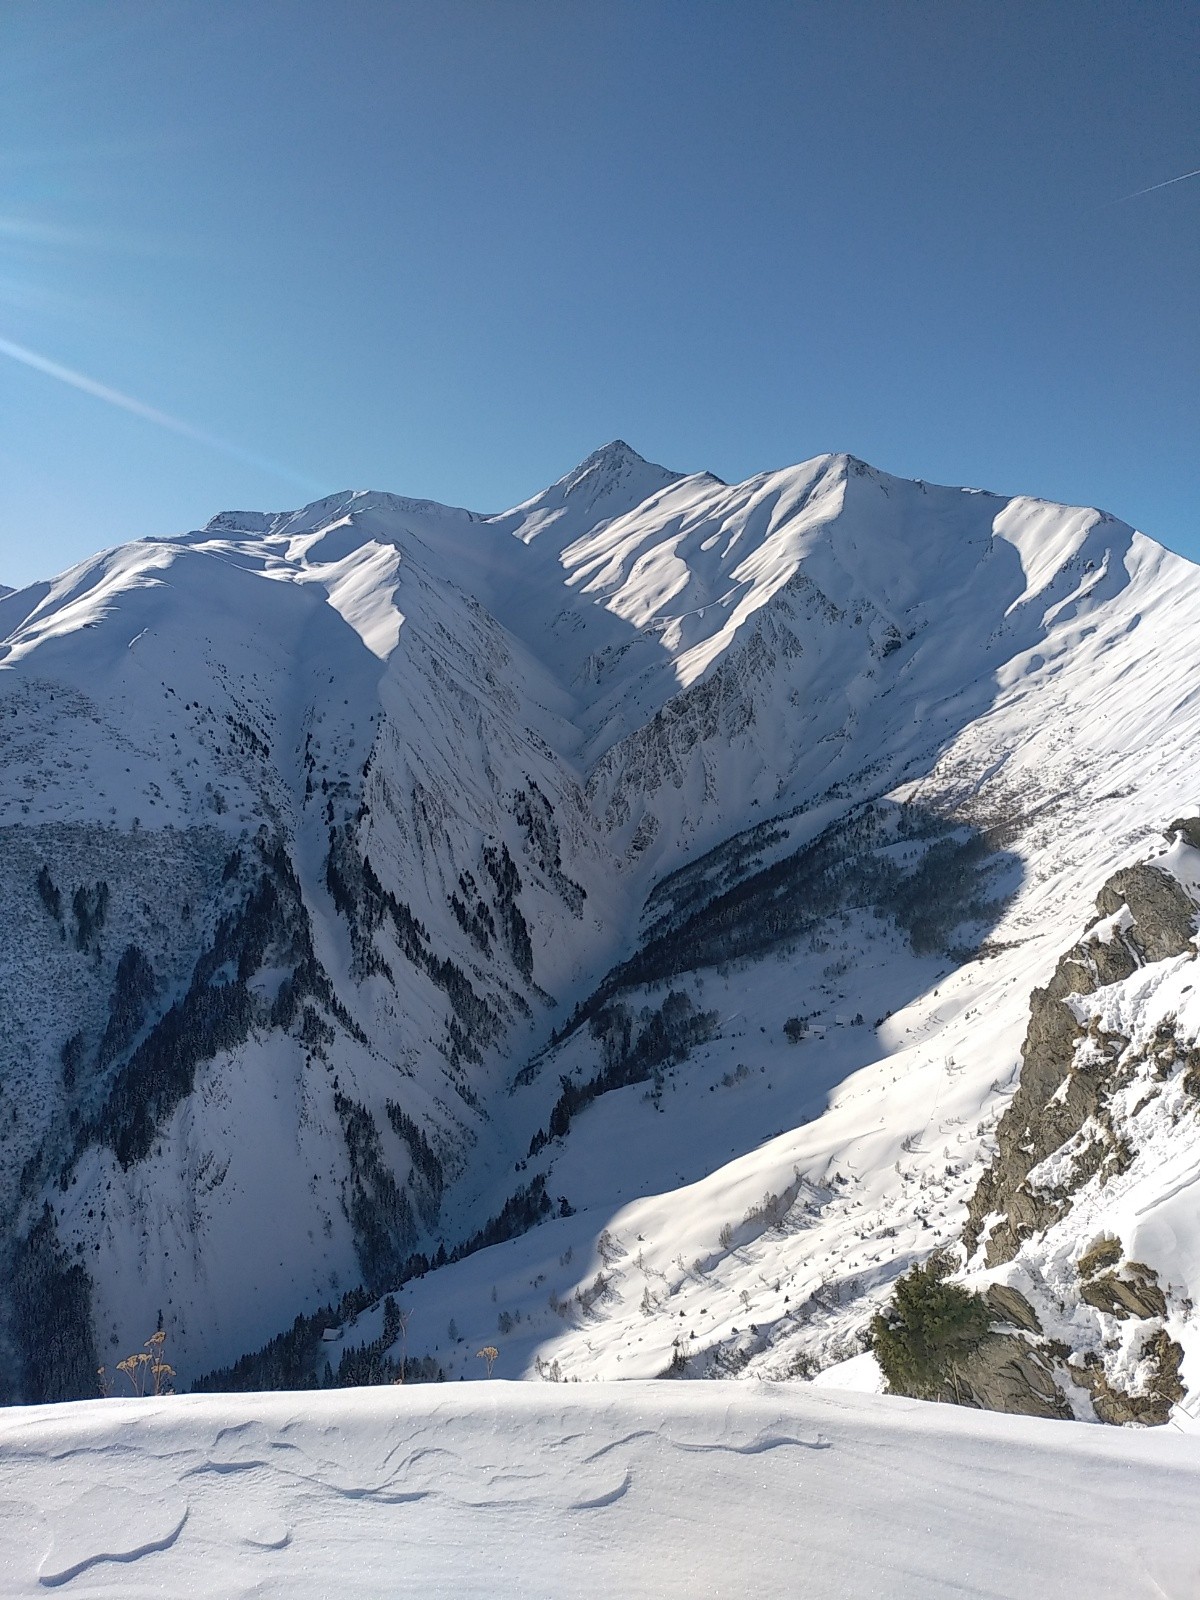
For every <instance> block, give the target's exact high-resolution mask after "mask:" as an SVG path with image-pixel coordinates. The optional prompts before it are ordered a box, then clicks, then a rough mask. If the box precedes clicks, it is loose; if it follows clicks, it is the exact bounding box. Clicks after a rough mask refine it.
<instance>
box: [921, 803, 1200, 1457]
mask: <svg viewBox="0 0 1200 1600" xmlns="http://www.w3.org/2000/svg"><path fill="white" fill-rule="evenodd" d="M1167 837H1168V839H1169V840H1172V841H1175V840H1178V841H1179V842H1180V843H1181V844H1182V845H1185V846H1189V847H1191V848H1192V849H1200V818H1190V819H1184V820H1181V821H1177V822H1175V823H1173V824H1172V825H1171V828H1170V829H1168V830H1167ZM1187 854H1188V852H1187V851H1184V855H1185V856H1187ZM1176 855H1178V852H1176ZM1181 870H1182V873H1183V878H1184V880H1185V882H1194V881H1195V861H1194V858H1192V860H1191V862H1190V863H1189V864H1188V865H1187V866H1186V867H1184V868H1182V869H1181ZM1096 907H1097V911H1098V913H1099V915H1098V916H1097V918H1096V919H1095V921H1094V922H1093V923H1092V924H1091V927H1090V928H1089V931H1088V932H1087V933H1086V934H1085V936H1084V938H1083V939H1082V940H1081V941H1080V942H1079V943H1078V944H1076V945H1075V946H1074V947H1073V948H1072V949H1071V950H1069V951H1068V952H1067V953H1066V954H1065V955H1064V956H1063V957H1062V958H1061V960H1060V961H1059V963H1058V965H1057V967H1056V969H1055V972H1054V976H1053V977H1052V978H1051V980H1050V982H1049V984H1048V985H1047V986H1046V988H1044V989H1036V990H1034V992H1033V995H1032V997H1031V1002H1030V1015H1029V1028H1028V1031H1027V1034H1026V1037H1025V1043H1024V1046H1023V1048H1022V1058H1023V1066H1022V1072H1021V1081H1020V1086H1019V1088H1018V1090H1017V1093H1016V1094H1015V1095H1014V1097H1013V1101H1012V1104H1011V1105H1010V1107H1009V1109H1008V1111H1007V1112H1006V1113H1005V1115H1004V1117H1003V1118H1002V1119H1001V1121H1000V1124H999V1128H998V1130H997V1142H998V1150H997V1154H996V1157H995V1160H994V1162H993V1164H992V1166H991V1168H990V1170H989V1171H988V1172H987V1173H986V1174H985V1175H984V1177H983V1179H982V1181H981V1182H980V1184H979V1187H978V1189H977V1190H976V1193H975V1195H974V1196H973V1198H972V1200H971V1202H970V1204H969V1208H968V1222H967V1226H966V1228H965V1230H964V1242H965V1244H966V1247H967V1251H968V1256H969V1257H972V1256H974V1257H975V1258H976V1260H975V1265H976V1266H979V1265H980V1264H982V1266H983V1267H984V1268H985V1269H988V1270H990V1271H996V1270H997V1269H1000V1268H1004V1269H1005V1271H1006V1274H1007V1275H1008V1276H1010V1277H1011V1276H1013V1275H1015V1276H1016V1277H1017V1279H1018V1280H1019V1281H1020V1282H1021V1283H1022V1284H1023V1285H1024V1284H1029V1285H1031V1286H1032V1287H1031V1291H1030V1292H1031V1293H1032V1294H1033V1299H1034V1301H1035V1302H1036V1304H1035V1303H1032V1302H1031V1300H1030V1299H1029V1298H1027V1296H1026V1295H1025V1294H1023V1293H1022V1292H1021V1291H1020V1290H1018V1289H1017V1288H1015V1287H1014V1286H1013V1284H1012V1283H1011V1282H1007V1283H1006V1282H1002V1281H1001V1282H993V1283H992V1284H991V1285H990V1286H989V1287H988V1289H987V1291H986V1294H987V1300H988V1303H989V1305H990V1307H991V1308H992V1310H993V1311H994V1312H995V1313H996V1315H997V1317H999V1318H1001V1319H1002V1320H1003V1322H1005V1323H1007V1324H1008V1325H1009V1329H1008V1330H1001V1329H996V1328H995V1327H994V1328H993V1332H992V1333H991V1335H989V1337H988V1338H987V1339H985V1340H984V1342H983V1343H982V1344H981V1345H980V1346H979V1347H978V1348H977V1349H976V1350H975V1351H974V1352H972V1354H971V1355H970V1357H969V1358H967V1359H966V1360H963V1361H961V1362H959V1363H958V1365H957V1367H956V1369H955V1370H954V1371H953V1372H952V1373H951V1374H950V1376H949V1381H948V1382H947V1385H946V1389H945V1392H944V1394H943V1396H942V1398H946V1399H950V1400H955V1401H957V1402H958V1403H960V1404H967V1405H983V1406H987V1407H993V1408H995V1409H998V1410H1003V1411H1020V1412H1027V1413H1029V1414H1031V1415H1043V1416H1063V1415H1072V1414H1084V1415H1089V1414H1090V1415H1094V1416H1096V1417H1097V1418H1098V1419H1099V1420H1100V1421H1102V1422H1107V1423H1113V1424H1117V1425H1131V1424H1132V1425H1139V1426H1150V1425H1158V1424H1162V1423H1164V1422H1166V1421H1167V1419H1168V1416H1169V1414H1170V1411H1171V1407H1172V1406H1173V1405H1174V1404H1176V1403H1177V1402H1178V1401H1180V1400H1181V1399H1182V1398H1183V1397H1184V1394H1185V1392H1186V1391H1185V1388H1184V1384H1183V1381H1182V1377H1181V1365H1182V1362H1183V1354H1184V1353H1183V1349H1182V1347H1181V1345H1180V1344H1179V1342H1178V1341H1177V1340H1176V1339H1174V1338H1173V1337H1172V1335H1171V1332H1170V1330H1169V1328H1168V1323H1169V1321H1170V1319H1171V1316H1172V1314H1173V1313H1179V1312H1180V1311H1181V1310H1182V1313H1184V1314H1186V1313H1188V1312H1189V1311H1190V1302H1187V1301H1186V1300H1184V1301H1180V1299H1179V1295H1180V1294H1181V1292H1182V1291H1180V1290H1178V1288H1176V1289H1174V1290H1172V1288H1171V1286H1170V1285H1169V1284H1168V1283H1167V1282H1166V1281H1165V1280H1164V1281H1160V1276H1159V1272H1158V1270H1156V1268H1155V1267H1154V1266H1153V1265H1150V1264H1148V1263H1147V1262H1145V1261H1141V1260H1128V1259H1126V1249H1125V1246H1124V1245H1123V1244H1122V1242H1121V1239H1120V1238H1118V1237H1115V1236H1114V1235H1113V1234H1111V1233H1106V1234H1102V1235H1101V1236H1100V1237H1099V1238H1098V1239H1097V1238H1096V1237H1095V1235H1094V1234H1093V1242H1092V1243H1091V1244H1090V1245H1089V1246H1088V1248H1086V1249H1085V1250H1084V1251H1083V1252H1082V1253H1078V1251H1079V1246H1078V1244H1074V1243H1073V1241H1072V1240H1071V1239H1070V1236H1069V1230H1070V1228H1071V1226H1072V1221H1071V1219H1072V1215H1073V1208H1075V1207H1076V1206H1077V1205H1079V1203H1080V1201H1081V1198H1082V1197H1083V1195H1084V1194H1085V1191H1086V1194H1087V1195H1089V1196H1090V1197H1091V1199H1090V1201H1089V1204H1091V1205H1092V1206H1093V1208H1094V1206H1095V1204H1096V1197H1097V1194H1098V1193H1099V1194H1103V1193H1106V1192H1107V1190H1106V1185H1108V1184H1109V1183H1110V1182H1111V1181H1112V1179H1113V1178H1115V1177H1117V1176H1119V1175H1121V1174H1124V1173H1125V1172H1127V1171H1128V1170H1129V1169H1130V1168H1131V1167H1132V1166H1133V1165H1134V1163H1135V1162H1136V1161H1137V1160H1138V1147H1139V1144H1140V1141H1141V1140H1142V1138H1143V1137H1147V1136H1148V1135H1147V1134H1146V1133H1145V1132H1144V1130H1143V1126H1142V1125H1141V1124H1139V1121H1138V1119H1139V1117H1140V1116H1141V1114H1142V1113H1143V1112H1145V1111H1146V1108H1147V1107H1151V1106H1153V1105H1154V1103H1155V1102H1156V1101H1158V1102H1159V1103H1160V1104H1162V1105H1165V1106H1167V1107H1168V1111H1167V1113H1166V1116H1167V1126H1168V1127H1169V1128H1172V1129H1173V1128H1174V1127H1176V1126H1183V1127H1186V1126H1187V1124H1186V1122H1185V1123H1183V1124H1182V1125H1181V1124H1180V1118H1184V1117H1187V1116H1188V1115H1189V1110H1188V1107H1189V1104H1190V1100H1189V1097H1190V1096H1192V1094H1193V1087H1192V1086H1193V1083H1194V1082H1195V1083H1200V1047H1198V1045H1197V1042H1196V1040H1195V1039H1194V1038H1191V1037H1186V1036H1181V1034H1180V1028H1179V1021H1178V1018H1177V1017H1176V1015H1175V1014H1174V1012H1173V1011H1170V1010H1168V1011H1166V1012H1165V1014H1164V1013H1163V1012H1162V1011H1161V1010H1160V1012H1159V1013H1157V1014H1156V1015H1153V1016H1152V1017H1151V1019H1150V1021H1149V1022H1145V1021H1144V1022H1142V1023H1141V1024H1140V1026H1139V1025H1138V1024H1137V1023H1136V1021H1134V1022H1126V1021H1125V1020H1124V1018H1125V1016H1126V1014H1127V1013H1126V1012H1123V1011H1120V1009H1119V1007H1117V1008H1116V1010H1115V1011H1114V1007H1113V1003H1112V1001H1111V999H1107V1000H1106V998H1105V996H1103V995H1100V994H1099V993H1098V991H1100V990H1106V989H1108V987H1109V986H1110V985H1111V986H1113V990H1114V993H1117V994H1119V993H1121V992H1122V991H1121V990H1120V985H1122V984H1123V983H1124V980H1126V979H1128V978H1130V977H1131V976H1133V975H1134V974H1135V973H1139V971H1140V969H1142V968H1145V967H1148V966H1151V965H1153V964H1155V963H1171V962H1172V961H1174V960H1175V959H1176V958H1178V957H1180V956H1182V955H1185V954H1187V953H1188V952H1189V951H1192V952H1193V954H1194V953H1195V946H1194V944H1193V932H1194V927H1195V922H1196V913H1197V908H1196V904H1195V902H1194V901H1193V900H1192V898H1191V897H1190V895H1189V893H1188V892H1187V889H1186V888H1185V887H1184V883H1183V882H1181V881H1180V879H1179V878H1177V877H1175V876H1172V874H1171V873H1169V872H1167V871H1164V870H1163V869H1162V868H1160V867H1158V866H1155V865H1152V864H1142V865H1139V866H1135V867H1131V868H1128V869H1125V870H1123V871H1121V872H1118V873H1115V874H1114V875H1113V877H1111V878H1110V879H1109V880H1108V882H1107V883H1106V884H1105V885H1104V887H1103V889H1101V891H1100V894H1099V895H1098V897H1097V900H1096ZM1138 982H1139V983H1140V984H1141V986H1142V988H1143V989H1145V988H1146V987H1147V982H1146V980H1144V979H1142V978H1139V980H1138ZM1153 982H1154V979H1153V978H1152V977H1151V978H1150V979H1149V983H1150V985H1151V987H1152V985H1153ZM1190 988H1191V985H1190V984H1188V985H1187V987H1186V988H1185V989H1184V990H1183V992H1184V993H1186V992H1187V990H1188V989H1190ZM1089 997H1095V998H1094V999H1089ZM1128 1014H1130V1015H1136V1013H1128ZM1114 1015H1116V1016H1118V1017H1119V1018H1120V1020H1121V1026H1122V1027H1123V1028H1128V1029H1129V1033H1130V1036H1129V1037H1126V1035H1125V1034H1124V1033H1122V1032H1118V1031H1116V1030H1115V1028H1113V1027H1112V1025H1111V1021H1109V1022H1108V1024H1107V1025H1105V1019H1106V1018H1108V1019H1111V1018H1113V1017H1114ZM1190 1031H1191V1030H1185V1032H1188V1033H1190ZM1168 1090H1169V1091H1170V1094H1169V1096H1168V1098H1167V1099H1166V1100H1164V1099H1162V1097H1163V1096H1164V1095H1165V1094H1167V1091H1168ZM1149 1114H1150V1115H1152V1116H1153V1115H1155V1113H1153V1112H1151V1113H1149ZM1171 1137H1172V1139H1174V1137H1175V1136H1174V1135H1173V1134H1172V1136H1171ZM1148 1148H1150V1147H1148ZM1147 1159H1153V1158H1151V1157H1147ZM1158 1159H1161V1158H1158ZM1091 1214H1093V1215H1094V1209H1093V1212H1092V1213H1091ZM1133 1214H1134V1216H1136V1215H1138V1212H1137V1211H1135V1212H1134V1213H1133ZM1060 1224H1061V1226H1060ZM1087 1226H1088V1224H1087V1223H1086V1222H1081V1223H1080V1224H1079V1227H1080V1232H1083V1229H1084V1228H1085V1227H1087ZM1092 1226H1094V1223H1093V1224H1092ZM1064 1229H1065V1230H1067V1232H1066V1234H1064ZM1050 1230H1054V1231H1053V1232H1052V1233H1050V1232H1049V1231H1050ZM1048 1233H1049V1239H1047V1240H1046V1242H1045V1243H1044V1244H1043V1243H1041V1242H1040V1241H1042V1240H1043V1239H1044V1236H1046V1235H1047V1234H1048ZM1050 1241H1053V1243H1051V1242H1050ZM980 1254H981V1255H982V1263H980V1259H979V1255H980ZM1018 1258H1019V1259H1018ZM1007 1263H1013V1265H1012V1266H1006V1264H1007ZM1072 1263H1073V1266H1072ZM1042 1270H1046V1271H1050V1272H1052V1274H1053V1278H1054V1283H1053V1287H1051V1286H1050V1284H1049V1283H1046V1282H1042V1281H1041V1279H1040V1278H1039V1272H1040V1271H1042ZM1035 1290H1036V1292H1034V1291H1035ZM1173 1294H1174V1296H1175V1301H1174V1304H1172V1295H1173ZM1039 1307H1042V1308H1044V1314H1043V1315H1042V1316H1039V1314H1038V1308H1039ZM1047 1315H1048V1316H1049V1320H1050V1322H1051V1324H1052V1325H1053V1324H1057V1326H1058V1329H1059V1330H1060V1331H1061V1330H1066V1332H1067V1333H1068V1334H1069V1338H1070V1341H1071V1342H1070V1343H1066V1342H1063V1341H1061V1340H1059V1339H1056V1338H1049V1337H1047V1336H1046V1334H1045V1333H1044V1331H1043V1328H1044V1324H1045V1321H1046V1316H1047ZM1064 1318H1065V1321H1064ZM1009 1330H1011V1331H1009ZM1052 1331H1053V1328H1052ZM1072 1389H1074V1390H1075V1391H1076V1393H1075V1396H1074V1398H1075V1405H1074V1406H1072V1405H1071V1403H1070V1396H1071V1391H1072ZM1079 1391H1083V1393H1084V1394H1086V1397H1087V1402H1090V1411H1089V1407H1088V1403H1087V1402H1084V1403H1082V1404H1081V1401H1082V1399H1083V1396H1082V1395H1081V1394H1080V1393H1079Z"/></svg>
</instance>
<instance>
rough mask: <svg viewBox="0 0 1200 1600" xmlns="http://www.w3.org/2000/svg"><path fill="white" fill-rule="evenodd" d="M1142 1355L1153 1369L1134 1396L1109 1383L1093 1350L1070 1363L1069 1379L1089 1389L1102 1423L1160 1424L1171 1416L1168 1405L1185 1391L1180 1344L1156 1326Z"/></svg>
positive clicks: (1171, 1404) (1180, 1397) (1117, 1425)
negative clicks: (1144, 1384)
mask: <svg viewBox="0 0 1200 1600" xmlns="http://www.w3.org/2000/svg"><path fill="white" fill-rule="evenodd" d="M1143 1354H1144V1356H1145V1357H1146V1358H1148V1360H1149V1362H1150V1364H1151V1368H1152V1372H1151V1376H1150V1379H1149V1381H1148V1383H1147V1384H1146V1386H1145V1389H1144V1391H1143V1392H1142V1393H1141V1394H1136V1395H1134V1394H1129V1393H1127V1392H1126V1391H1125V1390H1124V1389H1120V1388H1118V1387H1116V1386H1115V1385H1114V1384H1112V1383H1110V1381H1109V1379H1108V1376H1107V1374H1106V1373H1105V1371H1104V1365H1103V1363H1102V1362H1101V1360H1100V1358H1099V1357H1098V1356H1097V1355H1095V1354H1093V1353H1090V1352H1089V1354H1088V1355H1087V1356H1085V1357H1084V1360H1083V1362H1082V1364H1081V1365H1079V1366H1076V1365H1072V1367H1071V1369H1070V1370H1071V1377H1072V1379H1073V1380H1074V1381H1075V1382H1076V1383H1079V1384H1082V1385H1084V1386H1085V1387H1086V1388H1087V1389H1088V1391H1089V1393H1090V1395H1091V1400H1092V1406H1093V1409H1094V1410H1095V1413H1096V1415H1097V1416H1098V1417H1099V1418H1100V1421H1101V1422H1108V1423H1112V1424H1113V1425H1114V1426H1116V1427H1126V1426H1128V1425H1129V1424H1130V1423H1135V1424H1137V1425H1139V1426H1141V1427H1151V1428H1154V1427H1161V1426H1162V1424H1163V1423H1165V1422H1166V1421H1167V1419H1168V1417H1169V1416H1170V1414H1171V1407H1172V1406H1173V1405H1175V1404H1176V1403H1177V1402H1178V1401H1180V1400H1182V1399H1183V1396H1184V1393H1185V1391H1184V1387H1183V1384H1182V1383H1181V1382H1180V1378H1179V1366H1180V1362H1181V1361H1182V1359H1183V1350H1182V1347H1181V1346H1180V1345H1179V1344H1178V1343H1176V1341H1175V1340H1174V1339H1172V1338H1171V1337H1170V1336H1169V1335H1168V1334H1167V1332H1166V1330H1165V1329H1164V1328H1157V1329H1155V1330H1154V1331H1153V1332H1151V1334H1150V1335H1149V1337H1148V1338H1147V1340H1146V1343H1145V1345H1144V1346H1143Z"/></svg>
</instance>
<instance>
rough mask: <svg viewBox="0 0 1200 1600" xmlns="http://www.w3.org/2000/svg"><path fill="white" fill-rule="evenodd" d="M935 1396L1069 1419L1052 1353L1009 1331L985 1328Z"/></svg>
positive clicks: (962, 1403) (993, 1408)
mask: <svg viewBox="0 0 1200 1600" xmlns="http://www.w3.org/2000/svg"><path fill="white" fill-rule="evenodd" d="M936 1398H937V1399H939V1400H945V1401H949V1402H951V1403H952V1404H954V1405H960V1406H972V1407H974V1408H975V1409H976V1410H977V1411H1010V1412H1014V1413H1016V1414H1017V1415H1019V1416H1026V1417H1057V1418H1060V1419H1061V1420H1063V1421H1069V1420H1070V1419H1071V1418H1072V1417H1073V1416H1074V1414H1075V1413H1074V1412H1073V1411H1072V1409H1071V1406H1070V1404H1069V1402H1068V1401H1067V1400H1066V1398H1065V1396H1064V1395H1063V1392H1062V1390H1061V1389H1060V1387H1059V1385H1058V1382H1057V1381H1056V1378H1055V1366H1054V1360H1053V1353H1052V1352H1051V1351H1050V1350H1049V1349H1047V1348H1042V1347H1040V1346H1038V1345H1035V1344H1033V1343H1031V1341H1030V1340H1028V1339H1026V1338H1023V1337H1022V1336H1021V1335H1019V1334H1011V1333H992V1334H989V1336H988V1337H987V1338H986V1339H984V1340H983V1342H982V1343H981V1344H980V1345H978V1346H977V1347H976V1348H975V1349H974V1350H973V1351H972V1352H971V1354H970V1355H969V1356H967V1357H966V1358H965V1359H964V1360H963V1361H961V1362H959V1363H957V1364H956V1365H955V1367H954V1369H953V1372H952V1373H951V1375H950V1380H949V1382H948V1383H947V1384H946V1385H945V1386H944V1387H943V1389H942V1390H941V1391H940V1392H939V1393H938V1394H937V1396H936Z"/></svg>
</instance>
